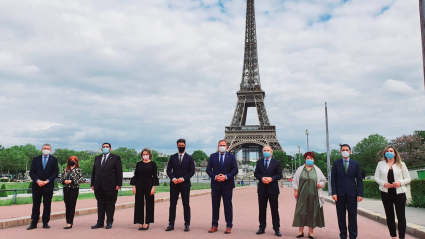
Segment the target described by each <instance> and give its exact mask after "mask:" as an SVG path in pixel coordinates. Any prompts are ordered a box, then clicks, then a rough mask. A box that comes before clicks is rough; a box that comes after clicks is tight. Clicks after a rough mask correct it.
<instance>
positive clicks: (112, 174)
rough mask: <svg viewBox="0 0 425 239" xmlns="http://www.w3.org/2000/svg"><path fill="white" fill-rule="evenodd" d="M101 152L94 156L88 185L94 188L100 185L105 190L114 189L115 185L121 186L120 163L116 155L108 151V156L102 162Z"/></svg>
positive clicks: (96, 188)
mask: <svg viewBox="0 0 425 239" xmlns="http://www.w3.org/2000/svg"><path fill="white" fill-rule="evenodd" d="M102 158H103V154H101V155H98V156H96V157H95V158H94V165H93V171H92V174H91V182H90V185H91V186H94V190H98V189H99V187H100V186H101V187H102V188H103V190H105V191H115V190H116V186H120V187H121V186H122V164H121V158H120V156H118V155H115V154H111V153H109V156H108V158H107V160H106V162H104V164H103V166H102V165H101V164H102Z"/></svg>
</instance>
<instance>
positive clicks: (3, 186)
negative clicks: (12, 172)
mask: <svg viewBox="0 0 425 239" xmlns="http://www.w3.org/2000/svg"><path fill="white" fill-rule="evenodd" d="M0 189H6V185H4V184H2V185H1V188H0ZM5 197H7V192H6V191H1V192H0V198H5Z"/></svg>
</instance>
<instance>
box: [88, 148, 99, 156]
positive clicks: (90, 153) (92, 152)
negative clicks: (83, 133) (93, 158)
mask: <svg viewBox="0 0 425 239" xmlns="http://www.w3.org/2000/svg"><path fill="white" fill-rule="evenodd" d="M86 153H88V154H89V155H94V154H101V153H102V149H98V150H97V151H95V150H86Z"/></svg>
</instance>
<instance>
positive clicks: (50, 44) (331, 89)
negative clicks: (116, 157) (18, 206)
mask: <svg viewBox="0 0 425 239" xmlns="http://www.w3.org/2000/svg"><path fill="white" fill-rule="evenodd" d="M0 2H1V6H2V7H1V8H0V32H2V34H1V35H0V84H1V87H0V110H1V112H2V114H1V115H2V116H1V119H0V144H1V145H3V146H4V147H11V146H13V145H25V144H28V143H31V144H34V145H35V146H36V147H37V148H41V145H42V144H43V143H50V144H52V146H53V149H55V148H69V149H73V150H97V149H98V148H100V147H101V144H102V143H103V142H110V143H111V144H112V147H113V148H114V149H115V148H118V147H128V148H135V149H136V150H138V151H140V150H141V149H142V148H144V147H150V148H152V149H155V150H157V151H158V152H162V153H166V154H172V153H175V152H176V151H177V148H176V140H177V139H179V138H185V139H186V140H187V151H188V152H189V153H192V152H193V151H194V150H198V149H200V150H203V151H204V152H206V153H207V154H208V155H209V154H210V153H213V152H214V151H215V149H216V146H217V142H218V140H220V139H222V138H224V127H225V126H229V124H230V121H231V119H232V116H233V112H234V110H235V106H236V100H237V98H236V92H237V91H238V90H239V84H240V82H241V77H242V64H243V55H244V31H245V14H246V1H245V0H202V1H201V0H179V1H175V0H174V1H171V0H156V1H136V0H128V1H119V2H116V1H110V0H105V1H82V0H76V1H53V0H51V1H47V0H44V1H42V0H36V1H28V0H23V1H11V0H0ZM255 11H256V12H255V13H256V24H257V41H258V57H259V70H260V79H261V87H262V90H263V91H265V93H266V98H265V107H266V109H267V113H268V116H269V120H270V123H271V124H272V125H275V126H276V131H277V137H278V140H279V142H280V144H281V146H282V147H283V149H284V150H285V151H286V152H287V153H288V154H290V155H292V154H294V153H297V152H298V147H297V146H301V152H305V151H306V148H307V145H306V135H305V130H306V129H308V130H309V132H310V135H309V148H310V150H313V151H316V152H325V151H326V135H325V133H326V132H325V111H324V110H325V109H324V106H325V102H327V103H328V116H329V134H330V147H331V149H337V148H338V145H339V144H340V143H348V144H350V145H351V146H354V145H355V144H356V143H357V142H359V141H360V140H362V139H363V138H365V137H367V136H369V135H371V134H380V135H383V136H384V137H386V138H387V139H388V140H390V139H394V138H396V137H399V136H402V135H405V134H412V133H413V131H415V130H425V124H424V122H425V111H424V110H423V106H424V105H425V91H424V76H423V66H422V48H421V32H420V21H419V4H418V2H417V1H403V0H381V1H369V0H356V1H354V0H320V1H319V0H317V1H313V0H297V1H295V0H257V1H255ZM421 105H422V106H421ZM247 124H250V125H256V124H258V119H257V115H256V111H255V108H249V110H248V119H247Z"/></svg>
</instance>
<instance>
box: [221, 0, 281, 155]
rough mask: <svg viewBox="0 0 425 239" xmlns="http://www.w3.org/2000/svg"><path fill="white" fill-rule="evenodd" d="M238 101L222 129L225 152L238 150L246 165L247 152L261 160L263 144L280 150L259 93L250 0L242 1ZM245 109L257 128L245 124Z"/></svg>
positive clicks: (261, 95)
mask: <svg viewBox="0 0 425 239" xmlns="http://www.w3.org/2000/svg"><path fill="white" fill-rule="evenodd" d="M236 94H237V96H238V101H237V103H236V109H235V113H234V114H233V118H232V121H231V122H230V126H227V127H226V129H225V137H224V139H225V140H226V143H227V146H228V151H229V152H232V153H234V154H235V155H236V154H237V153H238V152H239V151H241V150H242V157H243V161H242V162H243V163H248V161H249V158H250V157H249V153H250V152H254V153H257V154H258V157H259V158H262V157H263V154H262V148H263V147H264V146H266V145H269V146H271V147H272V149H273V151H278V150H279V151H283V150H282V147H281V146H280V144H279V141H278V140H277V137H276V128H275V126H274V125H270V121H269V117H268V116H267V111H266V107H265V105H264V98H265V96H266V93H265V92H264V91H263V90H261V83H260V72H259V67H258V55H257V33H256V26H255V9H254V0H247V2H246V29H245V53H244V62H243V71H242V82H241V84H240V90H239V91H238V92H237V93H236ZM249 107H253V108H254V107H255V108H256V109H257V115H258V121H259V125H245V123H246V115H247V110H248V108H249Z"/></svg>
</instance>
